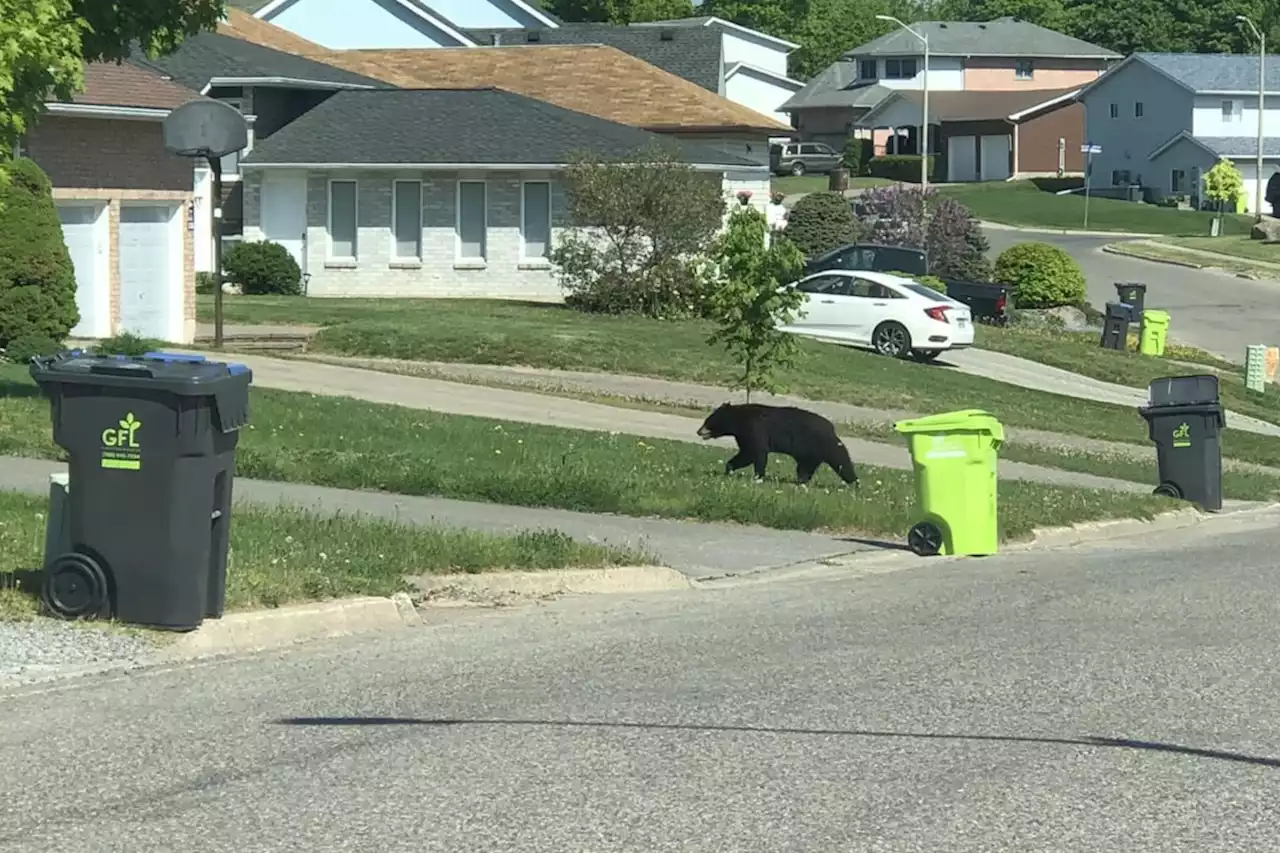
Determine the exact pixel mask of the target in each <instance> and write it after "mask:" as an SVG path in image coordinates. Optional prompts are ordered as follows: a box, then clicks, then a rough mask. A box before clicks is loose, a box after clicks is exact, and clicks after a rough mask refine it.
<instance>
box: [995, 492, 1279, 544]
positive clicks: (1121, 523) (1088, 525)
mask: <svg viewBox="0 0 1280 853" xmlns="http://www.w3.org/2000/svg"><path fill="white" fill-rule="evenodd" d="M1277 508H1280V504H1278V503H1266V504H1260V505H1258V506H1251V507H1246V508H1243V509H1236V510H1228V511H1226V512H1201V511H1200V510H1198V509H1194V508H1191V507H1187V508H1184V509H1175V510H1172V511H1170V512H1165V513H1161V514H1159V515H1157V516H1156V517H1155V518H1152V519H1147V520H1144V519H1140V518H1115V519H1109V520H1107V521H1089V522H1085V523H1083V524H1073V525H1071V526H1069V527H1041V528H1036V529H1035V530H1034V531H1032V538H1031V541H1029V542H1020V543H1016V544H1013V545H1010V546H1008V549H1007V550H1022V551H1029V550H1043V549H1049V548H1063V547H1070V546H1072V545H1084V544H1088V543H1091V542H1106V541H1108V540H1111V539H1122V538H1126V537H1129V536H1134V535H1137V534H1140V533H1159V532H1163V531H1168V530H1181V529H1184V528H1187V527H1193V526H1195V525H1197V524H1203V523H1206V522H1213V521H1218V520H1221V519H1228V518H1240V517H1241V516H1248V515H1257V514H1260V513H1264V512H1271V511H1274V510H1275V509H1277Z"/></svg>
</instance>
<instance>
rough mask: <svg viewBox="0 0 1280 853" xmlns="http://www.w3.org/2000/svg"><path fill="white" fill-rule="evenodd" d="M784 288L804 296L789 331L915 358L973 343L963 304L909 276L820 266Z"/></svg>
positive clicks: (969, 319) (925, 358) (928, 358)
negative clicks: (824, 268) (821, 270)
mask: <svg viewBox="0 0 1280 853" xmlns="http://www.w3.org/2000/svg"><path fill="white" fill-rule="evenodd" d="M788 286H789V287H794V288H795V289H796V290H799V291H800V292H801V293H803V294H804V295H805V301H804V304H803V305H801V307H800V310H799V312H797V314H798V316H797V317H796V319H795V320H794V321H793V322H792V323H791V324H789V325H787V326H784V327H783V330H784V331H787V332H791V333H792V334H797V335H804V336H805V337H809V338H816V339H818V340H824V341H832V342H834V343H846V344H854V345H857V346H866V347H871V348H872V349H874V350H875V351H876V352H878V353H880V354H881V355H887V356H891V357H893V358H906V357H908V356H909V357H911V358H915V359H916V360H918V361H933V360H934V359H935V358H937V357H938V356H939V355H941V354H942V353H944V352H946V351H947V350H956V349H965V348H967V347H971V346H973V314H972V312H970V310H969V306H967V305H964V304H962V303H960V302H957V301H956V300H954V299H951V298H949V297H948V296H946V295H945V294H942V293H939V292H938V291H936V290H933V289H932V288H928V287H925V286H924V285H923V284H919V283H918V282H914V281H912V280H911V279H909V278H901V277H899V276H894V275H887V274H885V273H876V272H854V271H851V270H826V271H824V272H820V273H816V274H814V275H810V276H806V277H804V278H802V279H800V280H799V281H797V282H794V283H793V284H790V285H788Z"/></svg>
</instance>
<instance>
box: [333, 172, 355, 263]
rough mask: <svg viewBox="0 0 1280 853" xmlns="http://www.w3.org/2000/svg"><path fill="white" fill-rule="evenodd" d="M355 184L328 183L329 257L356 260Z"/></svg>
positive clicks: (345, 182) (342, 182)
mask: <svg viewBox="0 0 1280 853" xmlns="http://www.w3.org/2000/svg"><path fill="white" fill-rule="evenodd" d="M356 207H357V206H356V182H355V181H330V182H329V257H330V258H334V259H338V260H351V261H353V260H355V258H356Z"/></svg>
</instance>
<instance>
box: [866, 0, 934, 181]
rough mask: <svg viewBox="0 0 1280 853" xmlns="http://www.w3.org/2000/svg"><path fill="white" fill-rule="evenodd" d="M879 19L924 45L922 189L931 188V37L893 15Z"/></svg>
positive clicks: (921, 126)
mask: <svg viewBox="0 0 1280 853" xmlns="http://www.w3.org/2000/svg"><path fill="white" fill-rule="evenodd" d="M876 20H877V21H888V22H889V23H891V24H897V25H898V26H899V27H901V28H902V29H904V30H906V31H907V32H909V33H911V35H913V36H915V37H916V38H918V39H919V40H920V43H921V44H923V45H924V70H923V71H922V72H921V80H920V84H921V89H923V92H924V96H923V98H922V99H921V100H922V103H921V105H920V113H921V115H920V189H921V190H927V189H928V188H929V37H928V36H926V35H924V34H923V33H921V32H920V31H919V30H917V29H915V28H914V27H909V26H907V25H906V24H904V23H903V22H902V21H900V20H898V19H897V18H895V17H893V15H876Z"/></svg>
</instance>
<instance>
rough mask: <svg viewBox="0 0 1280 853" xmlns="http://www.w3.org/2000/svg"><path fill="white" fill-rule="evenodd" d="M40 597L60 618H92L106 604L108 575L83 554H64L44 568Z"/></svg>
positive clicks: (51, 611) (50, 610)
mask: <svg viewBox="0 0 1280 853" xmlns="http://www.w3.org/2000/svg"><path fill="white" fill-rule="evenodd" d="M40 598H41V600H42V601H43V602H44V606H45V607H46V608H48V610H49V612H50V613H53V614H54V615H55V616H60V617H61V618H63V619H86V618H89V619H92V618H94V617H96V616H97V615H98V614H99V613H101V612H102V609H103V606H104V605H105V604H106V602H107V574H106V572H104V571H103V570H102V567H101V566H99V565H98V563H97V562H96V561H95V560H94V559H93V558H92V557H89V556H86V555H84V554H75V553H72V554H63V555H62V556H60V557H58V558H57V559H56V560H54V561H53V562H52V563H50V564H49V568H47V569H45V573H44V584H43V585H42V586H41V589H40Z"/></svg>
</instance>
